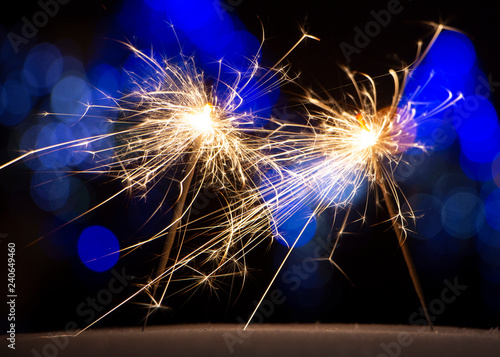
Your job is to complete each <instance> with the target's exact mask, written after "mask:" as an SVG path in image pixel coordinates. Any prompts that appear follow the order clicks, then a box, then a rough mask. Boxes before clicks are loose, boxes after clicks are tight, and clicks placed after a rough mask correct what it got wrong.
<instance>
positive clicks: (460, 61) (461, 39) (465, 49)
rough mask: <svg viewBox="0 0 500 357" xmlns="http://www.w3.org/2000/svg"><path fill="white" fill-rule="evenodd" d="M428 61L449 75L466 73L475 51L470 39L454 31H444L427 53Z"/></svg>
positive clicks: (473, 59) (472, 61) (474, 56)
mask: <svg viewBox="0 0 500 357" xmlns="http://www.w3.org/2000/svg"><path fill="white" fill-rule="evenodd" d="M428 59H429V62H431V63H432V65H433V66H434V67H435V68H436V69H439V70H441V71H443V73H446V75H447V76H450V77H461V76H463V75H466V74H468V73H469V71H470V70H471V68H472V66H474V64H475V61H476V52H475V50H474V45H473V44H472V42H471V41H470V39H469V38H468V37H467V36H465V35H464V34H462V33H459V32H456V31H444V32H442V33H441V34H440V35H439V37H438V38H437V40H436V42H435V43H434V45H433V46H432V49H431V51H430V52H429V54H428Z"/></svg>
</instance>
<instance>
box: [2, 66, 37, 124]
mask: <svg viewBox="0 0 500 357" xmlns="http://www.w3.org/2000/svg"><path fill="white" fill-rule="evenodd" d="M11 77H14V76H11ZM0 89H1V93H0V107H2V108H3V110H2V115H1V116H0V124H3V125H9V126H13V125H17V124H19V123H20V122H21V121H23V119H24V118H26V116H27V115H28V113H29V112H30V110H31V108H32V106H33V99H32V97H31V94H30V92H29V89H28V87H27V86H26V85H25V84H24V83H23V81H21V80H20V79H17V78H10V79H8V80H7V81H6V82H5V83H4V84H3V86H2V87H1V88H0Z"/></svg>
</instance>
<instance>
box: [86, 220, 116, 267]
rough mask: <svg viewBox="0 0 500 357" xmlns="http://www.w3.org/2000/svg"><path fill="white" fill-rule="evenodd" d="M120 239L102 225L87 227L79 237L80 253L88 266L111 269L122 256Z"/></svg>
mask: <svg viewBox="0 0 500 357" xmlns="http://www.w3.org/2000/svg"><path fill="white" fill-rule="evenodd" d="M119 251H120V245H119V243H118V239H117V238H116V236H115V235H114V234H113V232H111V231H110V230H109V229H107V228H105V227H102V226H91V227H88V228H86V229H85V230H84V231H83V232H82V234H81V235H80V238H79V239H78V255H79V257H80V260H81V261H82V262H83V263H84V264H85V265H86V266H87V268H89V269H91V270H93V271H96V272H103V271H106V270H109V269H111V268H112V267H113V266H114V265H115V264H116V262H117V261H118V258H119V257H120V252H119Z"/></svg>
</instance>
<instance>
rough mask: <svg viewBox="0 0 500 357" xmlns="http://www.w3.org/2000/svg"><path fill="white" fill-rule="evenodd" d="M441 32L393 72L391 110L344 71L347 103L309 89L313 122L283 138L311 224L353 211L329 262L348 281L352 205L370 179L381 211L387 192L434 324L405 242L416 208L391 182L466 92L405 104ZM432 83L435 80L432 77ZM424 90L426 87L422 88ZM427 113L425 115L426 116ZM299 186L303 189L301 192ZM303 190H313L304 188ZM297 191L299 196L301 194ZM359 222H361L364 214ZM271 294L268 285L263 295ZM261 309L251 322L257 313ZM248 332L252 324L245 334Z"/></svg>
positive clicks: (371, 87)
mask: <svg viewBox="0 0 500 357" xmlns="http://www.w3.org/2000/svg"><path fill="white" fill-rule="evenodd" d="M444 29H449V30H454V29H450V28H447V27H445V26H443V25H438V26H436V31H435V33H434V36H433V38H432V39H431V41H430V44H429V45H428V47H427V48H426V49H425V51H424V52H423V53H422V54H421V55H420V54H419V55H417V60H416V61H415V62H414V63H413V64H412V65H411V66H408V67H406V68H404V69H403V70H402V71H401V73H402V74H401V76H402V78H400V77H399V76H398V73H397V72H396V71H394V70H390V71H389V74H390V76H391V77H392V78H393V82H394V93H393V95H392V101H391V103H390V105H389V106H388V107H385V108H383V109H379V107H378V98H377V90H376V85H375V81H374V79H373V78H371V77H370V76H368V75H366V74H362V73H359V74H358V73H354V72H352V71H350V70H349V69H347V68H345V72H346V73H347V75H348V77H349V79H350V81H351V83H352V86H353V88H354V90H355V95H354V96H349V97H348V98H350V103H349V104H347V105H344V104H341V103H340V102H338V101H336V100H335V99H334V98H331V97H330V98H328V99H327V100H325V99H322V98H321V97H320V96H318V95H317V94H315V93H314V92H312V91H307V93H306V105H307V108H311V109H310V110H309V112H308V123H307V124H306V125H300V124H296V123H286V124H284V129H283V131H284V133H283V134H282V135H284V136H287V135H288V136H289V137H290V140H289V141H288V142H292V141H293V142H294V145H293V149H292V150H290V151H293V152H294V155H289V156H287V158H288V165H293V166H294V167H296V168H298V169H297V172H296V176H298V177H300V178H301V180H300V181H301V182H300V183H298V184H297V186H296V187H295V188H291V189H290V192H292V191H293V192H295V199H298V200H300V201H302V202H305V203H309V204H314V205H315V207H316V208H315V209H314V212H313V213H312V214H311V217H310V218H309V220H308V223H309V221H310V220H311V219H312V216H314V215H317V214H319V213H320V212H322V211H323V210H324V209H325V208H326V207H334V208H335V210H339V209H346V210H347V212H348V213H347V214H346V216H345V220H344V221H343V222H342V226H341V227H340V229H339V233H338V235H337V238H336V241H335V243H334V246H333V249H332V251H331V253H330V256H329V257H328V260H329V261H330V262H331V263H332V264H333V265H334V266H335V267H337V268H338V269H339V270H340V271H341V272H342V273H343V274H344V275H346V274H345V273H344V272H343V271H342V270H341V269H340V267H339V266H338V265H337V264H336V263H335V262H334V260H333V254H334V252H335V248H336V247H337V244H338V241H339V239H340V236H341V235H342V234H343V232H344V231H345V230H346V225H347V223H348V220H347V217H348V215H349V211H350V204H351V202H352V199H353V197H354V196H355V195H356V194H357V193H358V192H359V191H360V189H361V187H362V185H363V183H364V182H366V181H367V182H368V184H369V190H370V191H375V193H376V194H377V196H376V201H377V202H376V203H377V205H380V203H382V200H381V199H379V197H378V193H379V192H381V193H382V198H383V202H384V203H385V205H386V207H387V211H388V214H389V216H390V222H391V225H392V227H393V229H394V232H395V233H396V236H397V239H398V243H399V246H400V247H401V250H402V253H403V256H404V259H405V262H406V265H407V267H408V270H409V273H410V276H411V279H412V282H413V285H414V287H415V290H416V292H417V295H418V298H419V300H420V303H421V305H422V308H423V309H424V312H425V314H426V317H427V321H428V322H429V325H430V318H429V316H428V313H427V308H426V304H425V300H424V296H423V291H422V288H421V286H420V282H419V279H418V276H417V272H416V270H415V266H414V263H413V260H412V257H411V254H410V252H409V249H408V246H407V244H406V237H407V233H408V231H407V229H408V228H407V226H408V219H411V220H414V219H415V216H414V214H413V212H412V211H411V208H410V209H409V212H404V211H403V209H402V207H403V206H404V204H405V203H406V204H407V206H408V207H409V204H408V202H406V199H405V196H404V194H403V192H401V190H400V188H399V186H398V184H397V182H396V180H395V178H394V172H395V169H396V167H397V165H399V164H400V163H402V161H403V154H404V153H405V152H407V151H408V150H409V149H412V148H413V149H419V150H429V149H432V148H430V147H425V146H424V145H423V144H421V143H419V142H416V141H415V135H416V130H417V126H418V124H419V123H421V122H422V121H424V120H425V119H426V118H429V119H430V118H431V117H432V116H434V115H435V114H437V113H438V112H440V111H442V110H444V109H445V108H448V107H449V106H451V105H454V104H455V103H456V102H457V101H459V100H461V99H462V94H460V93H451V92H449V91H447V90H446V89H443V91H446V92H447V98H446V99H445V100H443V101H440V102H439V103H421V102H418V101H415V100H413V98H414V97H416V96H417V95H418V92H416V93H413V94H412V95H411V96H410V97H409V98H408V99H403V91H404V89H405V84H406V82H407V80H408V78H409V77H410V76H411V75H412V73H413V71H414V70H415V69H416V68H417V67H418V66H419V64H420V63H421V62H422V60H423V59H424V58H425V56H426V54H427V53H428V51H429V50H430V48H431V47H432V45H433V43H434V42H435V41H436V39H437V37H438V36H439V34H440V33H441V32H442V31H443V30H444ZM419 52H420V49H419ZM430 80H431V78H429V81H430ZM424 89H425V86H424V87H423V88H420V89H419V90H424ZM422 108H424V109H423V110H422ZM291 128H294V129H297V128H299V129H300V133H297V130H293V131H292V130H289V133H288V134H286V132H287V129H291ZM292 186H293V185H292ZM299 186H302V187H300V188H299ZM305 187H308V188H309V189H304V188H305ZM297 192H299V194H298V195H297ZM365 215H366V214H365ZM334 219H335V217H334ZM361 220H363V221H364V220H365V216H363V217H362V218H361ZM302 233H303V231H302V232H301V233H300V234H299V236H298V237H297V239H296V240H295V242H293V244H291V246H290V249H289V251H288V254H287V255H286V256H285V259H284V261H283V262H282V264H280V266H279V268H278V271H277V272H276V274H275V275H274V277H273V279H272V281H271V283H270V285H271V284H273V282H274V280H275V279H276V277H277V276H278V274H279V272H280V270H281V269H282V267H283V266H284V263H285V261H286V259H287V258H288V256H289V255H290V253H291V251H292V249H293V248H294V246H295V244H296V243H297V241H298V240H299V239H300V235H301V234H302ZM268 290H269V287H268V289H267V290H266V292H265V293H264V296H265V295H266V294H267V291H268ZM264 296H263V297H262V299H261V300H260V302H262V300H263V298H264ZM259 305H260V303H259ZM259 305H257V307H256V309H255V310H254V312H253V314H252V316H251V317H250V320H249V322H248V323H250V321H251V319H252V317H253V316H254V314H255V312H256V311H257V310H258V307H259ZM247 326H248V324H247V325H246V326H245V328H246V327H247Z"/></svg>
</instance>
